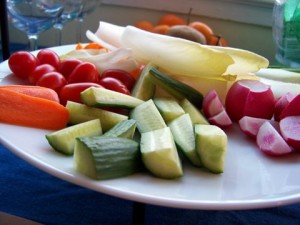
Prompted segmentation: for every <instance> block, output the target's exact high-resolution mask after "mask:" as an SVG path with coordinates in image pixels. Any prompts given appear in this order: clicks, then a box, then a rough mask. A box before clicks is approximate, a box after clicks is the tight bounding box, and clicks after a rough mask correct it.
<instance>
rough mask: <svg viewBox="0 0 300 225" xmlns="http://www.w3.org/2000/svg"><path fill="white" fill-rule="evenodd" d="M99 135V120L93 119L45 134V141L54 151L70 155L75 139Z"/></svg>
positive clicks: (100, 130)
mask: <svg viewBox="0 0 300 225" xmlns="http://www.w3.org/2000/svg"><path fill="white" fill-rule="evenodd" d="M101 134H102V128H101V124H100V120H98V119H95V120H91V121H88V122H84V123H80V124H77V125H73V126H70V127H66V128H64V129H62V130H59V131H55V132H53V133H50V134H46V139H47V140H48V142H49V144H50V145H51V146H52V148H53V149H54V150H56V151H58V152H61V153H64V154H66V155H72V154H73V153H74V145H75V139H76V138H77V137H86V136H97V135H101Z"/></svg>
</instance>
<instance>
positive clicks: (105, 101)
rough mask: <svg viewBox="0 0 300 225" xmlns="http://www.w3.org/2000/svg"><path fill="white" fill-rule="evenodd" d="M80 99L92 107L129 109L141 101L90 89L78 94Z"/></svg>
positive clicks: (108, 91) (115, 93)
mask: <svg viewBox="0 0 300 225" xmlns="http://www.w3.org/2000/svg"><path fill="white" fill-rule="evenodd" d="M80 98H81V100H82V102H83V103H84V104H86V105H87V106H93V107H119V108H126V109H131V108H134V107H136V106H138V105H140V104H141V103H143V102H144V101H143V100H140V99H138V98H135V97H132V96H130V95H125V94H122V93H119V92H116V91H111V90H108V89H105V88H98V87H90V88H88V89H86V90H84V91H83V92H81V93H80Z"/></svg>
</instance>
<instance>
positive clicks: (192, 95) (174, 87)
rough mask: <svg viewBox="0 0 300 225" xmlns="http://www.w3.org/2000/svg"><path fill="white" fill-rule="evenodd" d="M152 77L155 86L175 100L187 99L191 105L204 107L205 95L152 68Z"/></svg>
mask: <svg viewBox="0 0 300 225" xmlns="http://www.w3.org/2000/svg"><path fill="white" fill-rule="evenodd" d="M150 74H151V75H152V76H151V78H152V82H153V83H154V84H155V85H159V86H161V87H163V88H164V89H165V90H167V91H168V92H169V93H170V94H172V95H173V96H174V97H175V98H177V99H179V100H182V99H184V98H187V99H188V100H189V101H190V102H191V103H193V104H194V105H195V106H197V107H198V108H199V109H201V107H202V101H203V95H202V94H201V93H200V92H199V91H197V90H196V89H194V88H192V87H191V86H189V85H187V84H184V83H182V82H180V81H178V80H175V79H173V78H172V77H170V76H168V75H166V74H164V73H162V72H161V71H159V70H158V69H156V68H154V67H152V68H151V69H150Z"/></svg>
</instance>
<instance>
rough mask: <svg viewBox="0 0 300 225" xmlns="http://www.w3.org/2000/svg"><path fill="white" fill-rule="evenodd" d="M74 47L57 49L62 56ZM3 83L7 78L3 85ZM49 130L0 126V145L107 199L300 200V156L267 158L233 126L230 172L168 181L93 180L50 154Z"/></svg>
mask: <svg viewBox="0 0 300 225" xmlns="http://www.w3.org/2000/svg"><path fill="white" fill-rule="evenodd" d="M73 48H74V46H63V47H57V48H54V49H55V51H57V52H58V53H59V54H61V53H64V52H67V51H69V50H70V49H73ZM9 73H10V71H9V69H8V66H7V62H4V63H2V64H0V81H1V83H0V84H1V85H4V84H11V83H18V82H19V81H17V80H16V79H12V78H13V77H12V76H7V75H8V74H9ZM1 78H3V79H2V80H1ZM48 132H49V131H47V130H41V129H33V128H28V127H20V126H12V125H8V124H0V141H1V142H2V143H3V144H4V145H5V146H6V147H7V148H9V149H10V150H11V151H12V152H13V153H15V154H16V155H18V156H19V157H21V158H22V159H24V160H26V161H28V162H29V163H31V164H32V165H34V166H36V167H37V168H39V169H41V170H43V171H45V172H47V173H49V174H52V175H54V176H56V177H58V178H60V179H63V180H66V181H68V182H72V183H75V184H77V185H80V186H83V187H86V188H89V189H92V190H96V191H98V192H102V193H105V194H108V195H112V196H115V197H120V198H124V199H128V200H133V201H139V202H144V203H148V204H154V205H161V206H169V207H176V208H187V209H214V210H229V209H253V208H262V207H271V206H280V205H286V204H291V203H296V202H299V201H300V179H298V178H299V172H300V154H297V153H295V154H292V155H290V156H288V157H282V158H279V157H277V158H276V157H267V156H265V155H263V154H262V153H261V152H260V151H259V150H258V149H257V147H256V145H255V142H254V141H253V140H250V139H248V138H247V137H245V136H244V135H243V134H242V133H241V132H240V131H239V129H238V127H237V126H234V127H233V128H232V129H230V130H229V131H228V132H227V134H228V137H229V144H228V153H227V157H226V162H225V172H224V173H223V174H221V175H215V174H211V173H208V172H206V171H204V170H202V169H197V168H193V167H191V166H189V165H184V176H183V177H182V178H180V179H177V180H163V179H157V178H154V177H152V176H151V175H149V174H147V173H137V174H135V175H132V176H128V177H124V178H120V179H113V180H106V181H93V180H90V179H88V178H86V177H84V176H82V175H80V174H78V173H76V172H75V171H74V170H73V161H72V157H66V156H63V155H61V154H59V153H57V152H55V151H53V150H52V149H51V147H50V146H49V144H48V143H47V141H46V139H45V137H44V135H45V134H46V133H48Z"/></svg>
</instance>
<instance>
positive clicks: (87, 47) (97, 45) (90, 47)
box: [84, 42, 104, 49]
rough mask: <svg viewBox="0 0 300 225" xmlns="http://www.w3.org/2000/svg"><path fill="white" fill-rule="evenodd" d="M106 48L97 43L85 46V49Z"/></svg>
mask: <svg viewBox="0 0 300 225" xmlns="http://www.w3.org/2000/svg"><path fill="white" fill-rule="evenodd" d="M102 48H104V47H103V46H102V45H99V44H97V43H95V42H92V43H89V44H87V45H86V46H84V49H102Z"/></svg>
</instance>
